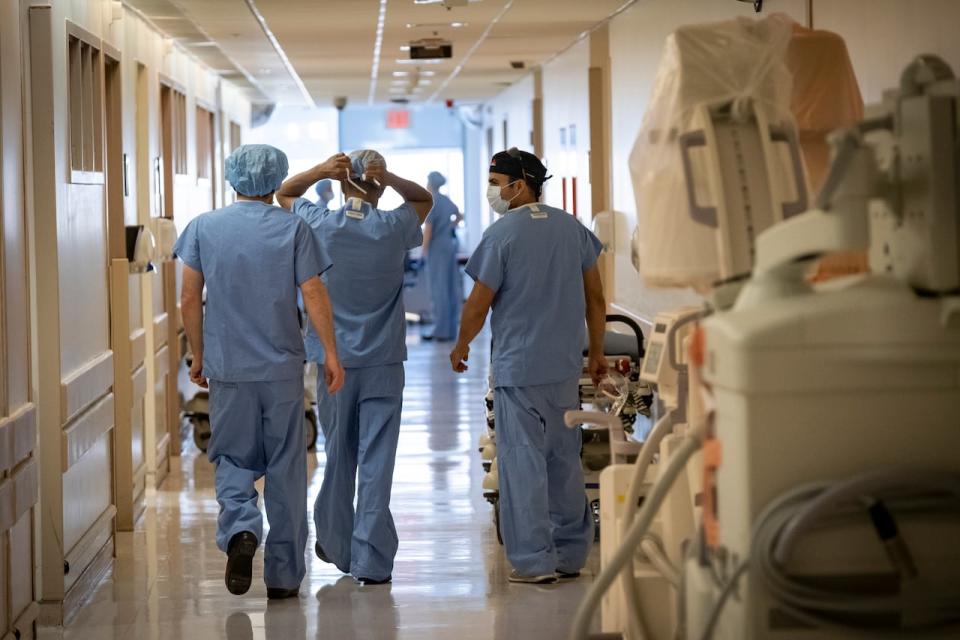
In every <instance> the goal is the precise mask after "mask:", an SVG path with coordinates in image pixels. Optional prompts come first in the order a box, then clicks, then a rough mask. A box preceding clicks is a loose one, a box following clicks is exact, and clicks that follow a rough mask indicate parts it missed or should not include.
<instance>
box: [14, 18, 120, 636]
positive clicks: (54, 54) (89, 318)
mask: <svg viewBox="0 0 960 640" xmlns="http://www.w3.org/2000/svg"><path fill="white" fill-rule="evenodd" d="M29 11H30V30H29V32H30V78H31V83H30V86H31V96H30V105H29V107H30V113H31V120H32V122H33V127H32V132H31V136H32V140H31V143H32V148H33V181H32V187H33V203H34V206H33V210H32V215H33V218H34V229H35V233H34V235H33V242H34V247H33V251H34V252H35V254H36V255H37V256H38V259H37V260H35V261H34V264H35V265H36V274H35V276H34V279H35V281H36V296H35V300H36V311H37V314H36V317H35V318H34V320H33V326H34V327H36V331H37V335H38V339H37V341H36V342H35V344H36V357H35V362H36V363H37V365H36V366H37V369H38V370H37V375H36V378H37V379H38V380H39V384H38V387H37V392H38V407H39V412H38V430H39V437H40V448H39V451H40V456H41V459H42V465H41V478H40V490H41V496H42V501H43V504H44V508H43V509H42V511H41V518H40V529H41V535H40V540H41V547H42V548H41V554H42V559H43V562H42V576H43V580H42V583H41V585H42V590H43V591H42V601H43V602H44V603H49V605H50V610H49V611H45V618H46V619H47V620H48V621H49V622H59V621H60V620H61V619H62V617H63V616H64V615H65V613H69V612H70V611H74V610H76V609H77V607H78V606H79V605H80V604H81V603H82V601H83V598H84V597H85V595H86V586H87V585H89V584H90V583H92V582H95V581H96V580H98V579H99V576H100V575H101V574H102V572H103V571H105V570H106V569H107V568H108V567H109V563H110V561H111V559H112V552H113V540H114V537H113V533H114V517H115V515H116V507H115V506H114V491H113V482H114V473H113V462H114V457H113V453H114V452H113V427H114V394H113V384H114V367H113V359H114V358H113V351H112V349H111V344H110V316H109V285H108V281H109V261H108V258H109V249H108V246H107V222H106V191H105V174H106V171H105V167H104V163H105V142H104V141H105V135H104V91H103V86H104V85H103V51H102V43H101V42H100V39H99V38H97V37H96V36H94V35H92V34H90V33H88V32H86V31H84V30H83V29H81V28H80V27H78V26H76V25H74V24H72V23H70V22H67V23H66V27H67V28H66V33H64V30H63V28H62V26H61V28H59V29H58V28H55V25H54V17H53V15H54V12H55V9H54V8H52V7H48V6H32V7H30V9H29ZM59 19H60V18H58V20H59ZM58 24H60V23H59V22H58ZM64 98H65V99H64ZM55 125H58V126H55ZM58 129H59V130H60V131H63V132H64V133H65V134H66V135H65V137H57V135H56V132H57V130H58ZM64 141H65V142H66V143H67V144H66V145H64ZM40 256H42V259H40V258H39V257H40Z"/></svg>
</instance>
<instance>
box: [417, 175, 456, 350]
mask: <svg viewBox="0 0 960 640" xmlns="http://www.w3.org/2000/svg"><path fill="white" fill-rule="evenodd" d="M446 182H447V179H446V178H444V177H443V175H442V174H441V173H439V172H437V171H431V172H430V175H429V176H427V188H429V189H430V193H431V194H432V195H433V209H431V210H430V215H428V216H427V222H426V224H424V225H423V258H424V260H425V261H426V263H427V277H428V278H429V280H430V297H431V298H432V299H433V333H432V334H430V335H429V336H424V338H426V339H433V340H437V341H440V342H447V341H449V340H453V339H454V338H456V337H457V327H458V326H459V325H460V307H461V306H462V304H463V284H462V283H461V278H460V267H459V266H458V265H457V249H458V243H457V236H456V233H455V232H456V228H457V224H459V222H460V220H462V219H463V216H461V215H460V210H459V209H457V205H455V204H453V201H452V200H450V198H448V197H447V196H445V195H443V194H442V193H440V187H442V186H443V185H444V184H445V183H446Z"/></svg>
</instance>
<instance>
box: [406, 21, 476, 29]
mask: <svg viewBox="0 0 960 640" xmlns="http://www.w3.org/2000/svg"><path fill="white" fill-rule="evenodd" d="M467 24H468V23H466V22H460V21H459V20H457V21H454V22H408V23H407V29H443V28H444V27H452V28H454V29H459V28H460V27H465V26H467Z"/></svg>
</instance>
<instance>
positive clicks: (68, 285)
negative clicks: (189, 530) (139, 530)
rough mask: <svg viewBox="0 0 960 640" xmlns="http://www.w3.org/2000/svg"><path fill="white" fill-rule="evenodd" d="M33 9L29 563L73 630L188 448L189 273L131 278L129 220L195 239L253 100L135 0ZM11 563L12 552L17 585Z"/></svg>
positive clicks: (46, 615)
mask: <svg viewBox="0 0 960 640" xmlns="http://www.w3.org/2000/svg"><path fill="white" fill-rule="evenodd" d="M31 5H33V3H31V2H29V1H28V0H20V1H19V2H16V3H8V4H5V5H4V7H5V8H7V7H9V9H6V10H8V11H10V12H11V13H13V14H14V18H16V19H14V20H12V21H7V20H3V21H0V46H3V44H4V43H5V41H6V39H7V38H9V35H10V30H12V29H18V30H19V29H20V25H19V24H18V23H19V22H22V24H23V26H24V27H29V29H26V28H24V29H23V38H24V47H23V49H22V51H23V53H24V56H25V59H24V67H25V70H24V72H23V76H22V77H21V80H22V82H23V83H24V88H25V91H24V97H23V101H22V107H23V112H24V113H25V114H29V118H30V120H29V126H28V128H27V137H26V139H25V140H24V149H27V150H29V151H28V153H29V157H28V170H27V172H26V177H25V179H24V180H23V181H21V188H22V189H24V190H25V193H26V194H27V201H28V206H27V207H26V209H25V211H24V212H23V213H22V215H23V216H24V218H25V223H26V226H27V228H28V229H29V230H30V236H29V242H28V248H29V253H30V262H29V266H30V270H31V272H32V283H31V284H32V286H31V289H30V294H31V299H32V301H33V305H32V308H33V310H34V313H33V319H32V322H31V326H30V327H29V334H30V335H31V336H32V344H31V349H30V351H31V358H30V359H31V362H32V363H33V365H32V367H31V369H32V379H31V391H32V393H31V396H32V397H33V398H35V400H36V403H37V406H38V411H37V425H38V431H39V456H40V469H41V474H40V482H39V484H40V491H39V494H40V501H41V504H42V505H43V509H42V510H40V514H41V515H40V517H39V519H38V523H37V524H38V525H39V526H38V531H39V537H38V540H39V547H38V548H37V549H35V550H34V551H33V552H32V553H27V554H25V555H24V556H23V557H27V558H30V557H33V558H34V561H35V566H36V569H37V578H38V580H37V584H36V589H33V588H32V587H31V588H30V600H31V601H32V600H38V601H40V602H41V603H42V605H43V606H42V608H41V620H42V621H43V622H44V623H49V624H56V623H59V622H60V621H61V620H63V619H64V618H65V617H69V615H70V614H71V612H73V611H75V610H76V608H77V606H79V603H80V602H82V600H83V598H85V597H86V595H87V589H88V587H89V584H90V583H92V582H94V581H96V580H97V579H99V577H100V575H101V574H102V572H103V571H104V570H106V568H108V567H109V564H110V561H111V556H112V552H113V536H114V532H115V531H117V530H120V531H123V530H132V529H133V526H134V523H135V521H136V518H137V517H138V515H139V514H140V513H141V512H142V510H143V499H144V493H145V489H146V487H147V486H148V484H153V485H155V484H156V483H158V482H159V481H160V480H162V478H163V477H164V476H165V475H166V473H167V470H168V468H169V457H170V456H171V455H179V442H180V438H179V423H180V420H179V405H180V399H179V390H178V389H177V383H176V373H177V368H178V366H179V362H180V358H181V355H182V354H181V346H180V344H181V335H180V329H181V322H180V316H179V310H178V307H177V302H178V300H177V289H176V268H175V265H174V263H173V261H170V260H167V261H162V260H161V261H155V266H156V267H157V268H156V269H155V270H154V271H153V272H151V273H149V274H146V275H141V274H139V273H136V274H134V273H131V272H130V268H129V265H128V262H127V254H126V228H125V227H126V225H136V224H144V225H146V224H150V223H151V221H153V220H155V219H156V218H158V217H163V216H165V217H170V218H173V219H174V221H175V222H176V225H177V227H179V228H180V229H182V228H183V226H185V225H186V222H187V221H189V220H190V219H192V218H193V217H194V216H196V215H197V214H199V213H201V212H203V211H206V210H209V209H211V208H214V206H216V205H219V204H220V203H222V202H223V201H224V197H225V189H224V187H223V176H222V169H221V167H222V162H223V157H224V154H225V153H226V152H227V151H229V148H230V146H229V145H230V144H233V142H235V141H236V140H235V138H236V135H235V133H236V130H237V129H239V131H242V130H243V129H245V128H246V123H247V122H249V109H250V107H249V104H248V101H247V99H246V98H245V97H244V94H243V93H242V92H241V91H240V90H239V89H238V88H236V87H234V86H232V85H230V84H229V83H228V82H226V81H223V80H222V79H221V78H220V77H219V76H218V75H216V74H215V73H214V72H213V71H212V70H211V69H209V68H207V67H206V66H204V65H203V64H201V63H200V62H199V61H197V60H196V59H195V58H193V57H192V56H191V55H189V53H188V52H187V51H185V50H184V49H182V48H181V47H180V46H178V45H176V44H174V43H173V41H172V40H170V39H168V38H165V37H163V36H162V35H161V34H160V33H158V32H157V31H155V30H154V29H153V27H152V26H151V25H150V24H148V23H147V22H145V21H144V20H143V19H142V18H140V17H139V16H138V15H137V14H135V13H133V12H132V11H131V10H129V9H127V8H125V7H123V6H121V5H120V3H116V2H109V1H107V0H91V1H87V2H79V1H78V2H56V3H52V4H51V5H49V6H42V5H37V6H31ZM7 59H8V58H7V56H6V53H5V55H4V64H5V67H6V64H7ZM19 66H20V65H15V66H14V68H19ZM162 86H166V87H168V88H169V89H170V90H171V91H176V92H179V94H180V95H181V96H182V99H181V100H180V104H179V110H178V111H177V112H176V113H175V115H174V116H172V117H173V118H175V120H167V121H164V120H163V119H162V118H161V110H162V109H161V87H162ZM7 94H8V92H7V91H6V90H5V91H4V98H5V99H6V97H7ZM199 108H203V109H204V110H205V111H199V110H198V109H199ZM231 124H233V125H235V126H234V127H231ZM164 136H167V138H168V142H167V143H166V144H165V143H164ZM171 139H173V140H174V142H173V143H172V145H171V143H170V142H169V140H171ZM173 155H176V158H173V157H172V156H173ZM9 157H12V156H8V153H7V149H6V147H5V149H4V160H5V162H6V161H7V160H8V158H9ZM167 166H173V167H175V168H176V171H175V172H173V173H175V175H174V174H173V173H170V172H167V173H165V172H164V169H165V168H166V167H167ZM165 178H168V179H165ZM6 186H7V187H9V185H6ZM8 202H12V200H10V199H9V198H8V196H7V195H6V192H4V205H6V204H7V203H8ZM7 217H8V214H7V212H6V211H5V212H4V219H5V220H4V222H5V224H6V223H7ZM4 342H6V341H4ZM0 346H3V345H0ZM2 352H3V349H0V353H2ZM0 407H2V408H4V410H5V411H6V408H5V407H3V403H2V402H0ZM3 426H4V427H5V426H6V425H5V424H4V425H3ZM8 432H10V431H7V430H4V431H3V433H4V434H5V433H8ZM5 468H6V467H4V466H3V465H0V474H2V473H3V470H4V469H5ZM0 482H2V476H0ZM3 486H4V485H2V484H0V499H2V488H3ZM3 524H4V523H3V522H0V535H2V534H3V529H4V527H3V526H2V525H3ZM18 535H19V534H18ZM0 546H2V545H0ZM15 568H17V569H18V571H19V570H20V569H22V567H20V566H19V564H17V565H16V567H15ZM9 569H10V567H9V566H7V565H5V563H4V562H3V558H0V574H6V573H7V572H8V571H9ZM21 574H22V571H21ZM0 578H3V575H0ZM0 582H4V584H6V582H5V581H3V580H0ZM15 584H17V582H15ZM0 595H2V590H0ZM2 601H3V598H2V597H0V603H2ZM4 615H5V613H4V614H2V615H0V635H2V634H3V633H5V631H6V627H5V624H6V622H5V619H6V618H5V617H4ZM31 626H32V625H31ZM24 637H29V636H24Z"/></svg>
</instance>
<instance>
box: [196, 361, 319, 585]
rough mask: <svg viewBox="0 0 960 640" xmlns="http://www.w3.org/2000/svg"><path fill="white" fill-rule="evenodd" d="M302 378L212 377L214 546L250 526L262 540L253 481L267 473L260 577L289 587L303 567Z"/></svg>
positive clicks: (224, 546) (305, 531) (210, 450)
mask: <svg viewBox="0 0 960 640" xmlns="http://www.w3.org/2000/svg"><path fill="white" fill-rule="evenodd" d="M303 417H304V409H303V378H302V377H298V378H294V379H290V380H278V381H272V382H218V381H216V380H211V381H210V428H211V435H210V446H209V448H208V449H207V455H208V456H209V458H210V461H211V462H213V463H214V464H215V465H216V467H217V468H216V473H215V479H216V490H217V502H219V503H220V516H219V518H218V519H217V546H218V547H219V548H220V550H221V551H224V552H226V551H227V546H228V545H229V544H230V539H231V538H232V537H233V536H234V535H236V534H238V533H240V532H241V531H250V532H252V533H253V534H254V535H255V536H257V540H263V516H262V515H261V513H260V509H259V508H257V490H256V488H255V487H254V482H256V481H257V480H259V479H260V478H261V477H263V476H266V481H265V483H264V488H263V498H264V503H265V505H266V509H267V519H268V520H269V522H270V531H269V533H268V535H267V541H266V545H265V547H266V551H265V555H264V569H263V579H264V582H266V584H267V586H268V587H280V588H286V589H293V588H296V587H299V586H300V582H301V581H302V580H303V576H304V574H305V573H306V562H305V558H304V550H305V549H306V546H307V534H308V528H307V455H306V451H305V449H304V441H303Z"/></svg>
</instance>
